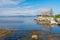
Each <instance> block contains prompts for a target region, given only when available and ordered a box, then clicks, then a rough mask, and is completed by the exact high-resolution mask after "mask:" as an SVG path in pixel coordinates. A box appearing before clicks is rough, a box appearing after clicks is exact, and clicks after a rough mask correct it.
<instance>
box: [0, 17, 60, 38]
mask: <svg viewBox="0 0 60 40" xmlns="http://www.w3.org/2000/svg"><path fill="white" fill-rule="evenodd" d="M35 18H36V17H0V29H7V30H19V31H16V32H15V33H14V34H11V35H9V37H12V38H13V37H20V38H21V37H22V36H21V34H23V33H24V34H26V31H30V30H42V31H45V32H51V33H58V34H60V26H58V25H47V24H45V25H41V24H38V23H37V22H36V21H35V20H34V19H35ZM23 30H24V31H23ZM18 35H19V36H18ZM7 38H8V37H7Z"/></svg>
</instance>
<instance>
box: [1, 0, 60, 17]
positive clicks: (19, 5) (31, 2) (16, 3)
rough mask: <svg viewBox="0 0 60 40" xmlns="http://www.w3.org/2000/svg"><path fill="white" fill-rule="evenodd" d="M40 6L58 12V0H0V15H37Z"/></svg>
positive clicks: (59, 12)
mask: <svg viewBox="0 0 60 40" xmlns="http://www.w3.org/2000/svg"><path fill="white" fill-rule="evenodd" d="M41 8H52V9H53V14H54V15H55V14H60V0H0V16H15V15H38V14H41Z"/></svg>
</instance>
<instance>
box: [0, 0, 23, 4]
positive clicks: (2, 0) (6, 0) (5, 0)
mask: <svg viewBox="0 0 60 40" xmlns="http://www.w3.org/2000/svg"><path fill="white" fill-rule="evenodd" d="M22 2H24V0H15V1H14V0H0V5H7V4H14V5H17V4H18V3H22Z"/></svg>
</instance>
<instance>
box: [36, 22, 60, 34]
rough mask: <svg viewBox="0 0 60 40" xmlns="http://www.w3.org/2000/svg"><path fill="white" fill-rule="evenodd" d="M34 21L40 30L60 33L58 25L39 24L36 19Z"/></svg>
mask: <svg viewBox="0 0 60 40" xmlns="http://www.w3.org/2000/svg"><path fill="white" fill-rule="evenodd" d="M36 23H37V24H39V25H40V27H41V30H42V31H44V32H46V33H58V34H60V25H55V24H53V25H51V24H41V23H40V22H38V21H36Z"/></svg>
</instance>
